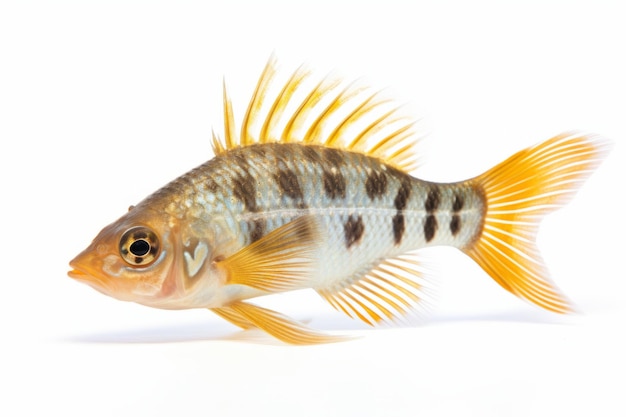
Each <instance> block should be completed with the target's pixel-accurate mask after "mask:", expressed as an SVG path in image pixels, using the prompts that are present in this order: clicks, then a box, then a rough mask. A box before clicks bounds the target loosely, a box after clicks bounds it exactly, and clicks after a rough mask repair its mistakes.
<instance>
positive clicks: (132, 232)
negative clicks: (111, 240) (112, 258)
mask: <svg viewBox="0 0 626 417" xmlns="http://www.w3.org/2000/svg"><path fill="white" fill-rule="evenodd" d="M118 249H119V251H120V256H121V257H122V259H123V260H124V261H125V262H126V263H127V264H128V265H130V266H133V267H141V268H143V267H146V266H148V265H150V264H152V263H153V262H155V261H156V260H157V259H158V257H159V253H160V250H159V249H160V245H159V237H158V235H157V234H156V233H155V232H154V231H153V230H150V229H149V228H147V227H144V226H137V227H133V228H130V229H128V230H126V232H124V234H123V235H122V236H121V237H120V240H119V248H118Z"/></svg>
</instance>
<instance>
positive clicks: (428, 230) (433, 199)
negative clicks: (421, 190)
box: [424, 186, 441, 242]
mask: <svg viewBox="0 0 626 417" xmlns="http://www.w3.org/2000/svg"><path fill="white" fill-rule="evenodd" d="M440 203H441V191H439V187H437V186H434V187H432V188H431V189H430V190H428V196H427V197H426V201H425V202H424V210H426V212H427V213H428V216H426V221H425V222H424V239H426V242H430V241H431V240H433V238H434V237H435V233H436V232H437V217H436V216H435V214H434V213H435V212H436V211H437V209H438V208H439V204H440Z"/></svg>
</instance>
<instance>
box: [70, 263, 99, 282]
mask: <svg viewBox="0 0 626 417" xmlns="http://www.w3.org/2000/svg"><path fill="white" fill-rule="evenodd" d="M77 264H78V262H76V260H72V261H71V262H70V268H72V269H71V270H70V271H68V272H67V275H68V276H69V277H70V278H73V279H75V280H77V281H81V282H85V283H88V284H90V285H94V284H95V285H102V284H103V283H102V282H101V280H100V279H98V277H97V276H95V275H94V274H92V273H89V272H88V271H86V270H85V269H84V268H81V267H80V266H79V265H77Z"/></svg>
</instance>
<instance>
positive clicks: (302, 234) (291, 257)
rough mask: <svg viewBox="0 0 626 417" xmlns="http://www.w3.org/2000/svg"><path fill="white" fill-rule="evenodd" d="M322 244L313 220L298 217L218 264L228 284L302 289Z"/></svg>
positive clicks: (260, 288) (267, 288)
mask: <svg viewBox="0 0 626 417" xmlns="http://www.w3.org/2000/svg"><path fill="white" fill-rule="evenodd" d="M320 241H321V237H320V236H319V229H318V227H317V225H316V223H315V220H314V218H313V217H311V216H303V217H299V218H297V219H295V220H292V221H291V222H289V223H287V224H285V225H283V226H281V227H279V228H277V229H275V230H273V231H271V232H270V233H268V234H267V235H265V236H263V237H262V238H261V239H259V240H258V241H256V242H254V243H251V244H250V245H248V246H246V247H244V248H242V249H241V250H239V251H238V252H236V253H234V254H233V255H231V256H229V257H228V258H226V259H224V260H221V261H219V262H217V267H218V268H223V270H224V271H225V272H226V277H227V278H226V283H227V284H239V285H246V286H249V287H252V288H256V289H259V290H262V291H268V292H280V291H287V290H293V289H297V288H302V287H303V286H304V284H305V283H306V280H307V279H308V278H309V274H310V271H311V269H312V267H311V263H312V261H313V260H312V257H313V255H314V251H315V250H316V249H317V245H318V244H319V242H320Z"/></svg>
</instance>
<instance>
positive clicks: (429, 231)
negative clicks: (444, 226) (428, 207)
mask: <svg viewBox="0 0 626 417" xmlns="http://www.w3.org/2000/svg"><path fill="white" fill-rule="evenodd" d="M436 231H437V218H436V217H435V215H434V214H429V215H428V216H427V217H426V222H424V238H425V239H426V242H430V241H431V240H433V238H434V237H435V232H436Z"/></svg>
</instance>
